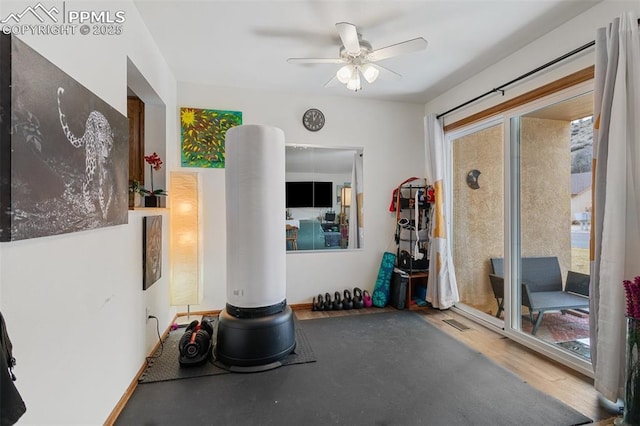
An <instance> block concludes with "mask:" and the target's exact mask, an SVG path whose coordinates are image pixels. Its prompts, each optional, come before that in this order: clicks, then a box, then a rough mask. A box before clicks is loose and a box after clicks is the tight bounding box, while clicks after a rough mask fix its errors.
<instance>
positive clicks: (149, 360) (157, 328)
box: [146, 315, 164, 364]
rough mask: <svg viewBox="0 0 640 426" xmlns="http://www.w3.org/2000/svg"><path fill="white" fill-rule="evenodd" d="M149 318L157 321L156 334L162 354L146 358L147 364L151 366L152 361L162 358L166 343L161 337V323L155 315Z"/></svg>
mask: <svg viewBox="0 0 640 426" xmlns="http://www.w3.org/2000/svg"><path fill="white" fill-rule="evenodd" d="M149 318H153V319H154V320H156V333H157V334H158V342H160V352H158V354H157V355H153V356H148V357H146V360H147V364H149V362H151V360H152V359H156V358H160V356H161V355H162V351H163V350H164V342H163V341H162V338H161V337H160V321H158V318H157V317H155V316H153V315H149Z"/></svg>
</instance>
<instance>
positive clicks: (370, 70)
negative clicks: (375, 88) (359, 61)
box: [360, 63, 380, 83]
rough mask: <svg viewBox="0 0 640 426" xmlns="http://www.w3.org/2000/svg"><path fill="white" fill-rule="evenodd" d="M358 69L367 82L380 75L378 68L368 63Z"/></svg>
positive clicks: (374, 79)
mask: <svg viewBox="0 0 640 426" xmlns="http://www.w3.org/2000/svg"><path fill="white" fill-rule="evenodd" d="M360 71H362V75H363V76H364V79H365V80H367V83H373V82H374V81H376V80H377V79H378V76H379V75H380V70H379V69H378V68H377V67H376V66H375V65H373V64H369V63H367V64H364V65H363V66H362V67H360Z"/></svg>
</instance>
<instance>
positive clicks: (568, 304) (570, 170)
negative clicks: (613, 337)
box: [447, 84, 593, 372]
mask: <svg viewBox="0 0 640 426" xmlns="http://www.w3.org/2000/svg"><path fill="white" fill-rule="evenodd" d="M590 90H591V88H590V85H589V84H583V85H581V86H576V87H574V88H572V89H569V90H565V91H564V92H562V93H558V94H554V95H552V96H548V97H546V98H544V99H540V100H538V101H535V102H532V103H530V104H527V105H523V106H521V107H518V108H517V109H514V110H512V111H509V112H507V113H506V114H505V115H503V116H501V117H498V118H494V119H492V120H489V121H486V122H484V123H480V124H477V125H474V126H470V127H468V128H466V129H462V130H460V131H456V132H452V133H450V134H447V141H448V142H449V149H450V153H451V170H452V172H451V176H450V181H451V182H452V185H451V186H452V189H451V192H450V194H448V196H449V197H450V201H451V205H452V224H451V226H452V230H451V231H452V232H451V235H453V245H452V247H453V257H454V265H455V270H456V279H457V282H458V290H459V293H460V299H461V302H460V303H459V304H458V305H456V308H458V309H460V310H462V311H464V312H467V313H468V314H469V315H470V316H472V317H474V318H476V319H478V320H481V321H482V322H484V323H491V324H493V325H496V326H498V327H500V328H502V329H504V332H505V334H506V335H507V336H509V337H511V338H513V339H514V340H517V341H519V342H521V343H524V344H526V345H527V346H530V347H532V348H533V349H535V350H538V351H540V352H543V353H545V354H546V355H549V356H551V357H553V358H555V359H558V360H560V361H562V362H564V363H565V364H568V365H571V366H572V367H574V368H577V369H578V370H580V371H583V372H587V371H590V357H589V310H588V287H589V285H588V283H589V275H588V274H589V260H588V257H589V238H590V234H589V228H590V214H591V213H590V212H591V162H592V149H591V147H592V134H593V130H592V128H593V123H592V114H593V111H592V108H593V97H592V93H591V91H590Z"/></svg>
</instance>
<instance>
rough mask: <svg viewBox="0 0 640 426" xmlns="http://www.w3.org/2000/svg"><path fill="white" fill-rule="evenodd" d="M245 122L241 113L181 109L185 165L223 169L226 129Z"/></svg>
mask: <svg viewBox="0 0 640 426" xmlns="http://www.w3.org/2000/svg"><path fill="white" fill-rule="evenodd" d="M241 124H242V112H239V111H219V110H216V109H197V108H180V140H181V143H182V145H181V146H182V149H181V153H182V154H181V162H182V167H207V168H218V169H223V168H224V163H225V149H224V140H225V135H226V134H227V130H229V129H230V128H232V127H235V126H239V125H241Z"/></svg>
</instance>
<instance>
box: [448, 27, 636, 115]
mask: <svg viewBox="0 0 640 426" xmlns="http://www.w3.org/2000/svg"><path fill="white" fill-rule="evenodd" d="M637 22H638V25H640V18H639V19H638V21H637ZM595 44H596V41H595V40H593V41H590V42H589V43H587V44H584V45H582V46H580V47H578V48H577V49H574V50H572V51H571V52H569V53H565V54H564V55H562V56H560V57H557V58H556V59H554V60H552V61H549V62H547V63H546V64H544V65H541V66H539V67H538V68H536V69H534V70H531V71H529V72H528V73H525V74H522V75H521V76H520V77H516V78H514V79H513V80H511V81H509V82H507V83H505V84H503V85H502V86H498V87H496V88H495V89H491V90H489V91H488V92H487V93H483V94H482V95H480V96H476V97H475V98H473V99H471V100H469V101H467V102H465V103H463V104H460V105H458V106H457V107H454V108H451V109H450V110H448V111H445V112H443V113H442V114H438V115H437V116H436V118H437V119H440V117H444V116H445V115H447V114H451V113H452V112H454V111H457V110H459V109H460V108H464V107H466V106H467V105H469V104H472V103H474V102H475V101H478V100H480V99H482V98H484V97H485V96H489V95H491V94H492V93H496V92H501V93H502V95H504V90H503V89H504V88H505V87H507V86H510V85H512V84H513V83H516V82H518V81H520V80H524V79H525V78H527V77H529V76H530V75H533V74H535V73H537V72H539V71H542V70H543V69H545V68H549V67H550V66H551V65H555V64H557V63H558V62H560V61H564V60H565V59H567V58H569V57H571V56H573V55H575V54H577V53H580V52H582V51H583V50H587V49H588V48H590V47H591V46H594V45H595Z"/></svg>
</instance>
